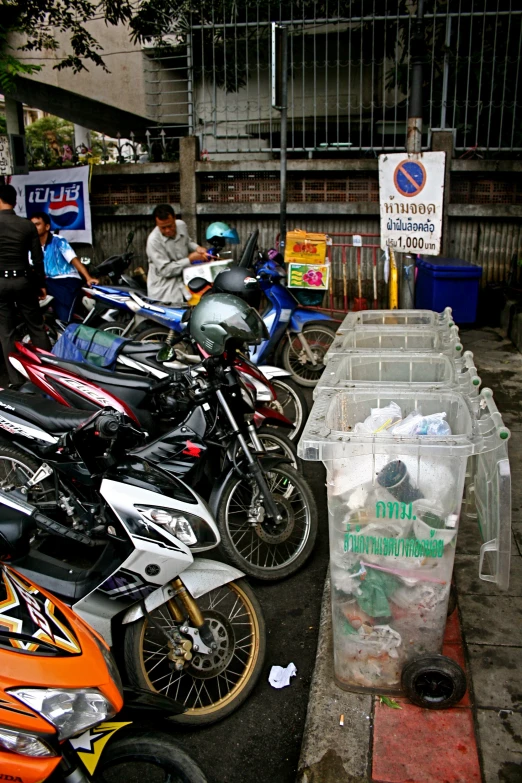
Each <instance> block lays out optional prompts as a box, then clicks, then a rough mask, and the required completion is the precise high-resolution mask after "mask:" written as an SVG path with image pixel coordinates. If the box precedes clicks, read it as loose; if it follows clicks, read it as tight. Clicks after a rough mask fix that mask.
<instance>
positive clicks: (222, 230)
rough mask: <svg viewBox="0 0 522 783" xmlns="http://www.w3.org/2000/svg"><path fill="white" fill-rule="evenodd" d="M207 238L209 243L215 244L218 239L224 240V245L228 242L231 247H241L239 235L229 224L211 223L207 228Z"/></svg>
mask: <svg viewBox="0 0 522 783" xmlns="http://www.w3.org/2000/svg"><path fill="white" fill-rule="evenodd" d="M205 237H206V239H207V242H212V243H213V242H214V241H215V240H216V239H217V240H222V244H223V245H224V244H225V243H226V242H228V244H229V245H239V236H238V233H237V231H236V229H235V228H230V226H229V225H228V223H220V222H217V223H211V224H210V226H209V227H208V228H207V233H206V234H205Z"/></svg>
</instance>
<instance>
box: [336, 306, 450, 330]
mask: <svg viewBox="0 0 522 783" xmlns="http://www.w3.org/2000/svg"><path fill="white" fill-rule="evenodd" d="M454 324H455V322H454V320H453V315H452V312H451V307H446V309H445V310H444V311H443V312H442V313H437V312H435V311H434V310H359V311H358V312H354V313H348V314H347V316H346V317H345V319H344V321H343V322H342V324H341V325H340V327H339V329H338V330H337V331H338V333H339V332H349V331H351V330H352V329H353V328H354V327H355V326H431V327H433V328H438V327H448V328H449V327H450V326H454Z"/></svg>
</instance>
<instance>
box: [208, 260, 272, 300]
mask: <svg viewBox="0 0 522 783" xmlns="http://www.w3.org/2000/svg"><path fill="white" fill-rule="evenodd" d="M212 293H214V294H233V295H234V296H239V298H240V299H243V301H244V302H246V303H247V304H248V305H250V307H254V308H255V309H256V310H257V309H258V308H259V305H260V303H261V288H260V286H259V283H258V281H257V279H256V276H255V275H254V273H253V272H252V270H251V269H242V268H241V267H238V266H233V267H232V269H227V270H225V271H224V272H220V273H219V275H217V277H216V279H215V280H214V284H213V286H212Z"/></svg>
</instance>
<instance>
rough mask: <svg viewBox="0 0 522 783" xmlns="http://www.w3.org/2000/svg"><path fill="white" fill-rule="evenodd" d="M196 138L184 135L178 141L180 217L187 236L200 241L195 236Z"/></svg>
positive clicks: (196, 229) (196, 219) (196, 197)
mask: <svg viewBox="0 0 522 783" xmlns="http://www.w3.org/2000/svg"><path fill="white" fill-rule="evenodd" d="M198 147H199V145H198V138H197V137H196V136H185V138H184V139H180V142H179V190H180V196H179V200H180V204H181V217H182V218H183V220H184V221H185V223H186V224H187V228H188V232H189V236H190V238H191V239H193V240H194V241H195V242H199V243H200V244H201V241H200V239H199V237H198V236H197V233H198V217H197V203H198V192H197V185H198V183H197V178H196V161H197V160H198V156H199V148H198Z"/></svg>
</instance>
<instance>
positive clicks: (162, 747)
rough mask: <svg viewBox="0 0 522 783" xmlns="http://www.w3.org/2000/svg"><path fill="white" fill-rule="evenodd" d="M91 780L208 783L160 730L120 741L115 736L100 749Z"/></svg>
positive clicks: (190, 760)
mask: <svg viewBox="0 0 522 783" xmlns="http://www.w3.org/2000/svg"><path fill="white" fill-rule="evenodd" d="M100 736H103V735H100ZM79 753H80V757H81V756H82V751H81V750H80V751H79ZM91 755H92V754H91ZM93 779H94V781H95V783H122V781H126V783H207V778H206V777H205V775H204V774H203V772H202V771H201V769H200V768H199V767H198V765H197V764H196V762H195V761H193V760H192V759H191V758H190V756H189V755H188V753H186V752H185V751H184V750H182V748H180V747H179V745H177V744H176V743H175V742H174V741H173V739H172V737H171V736H170V735H169V734H165V733H163V732H159V731H147V732H143V733H141V734H139V735H137V736H132V735H131V736H125V735H124V736H123V737H122V738H121V739H118V734H116V735H115V739H113V740H112V739H111V740H109V743H108V744H107V745H106V746H105V748H104V749H103V751H102V755H101V758H100V760H99V762H98V765H97V767H96V771H95V774H94V778H93Z"/></svg>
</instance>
